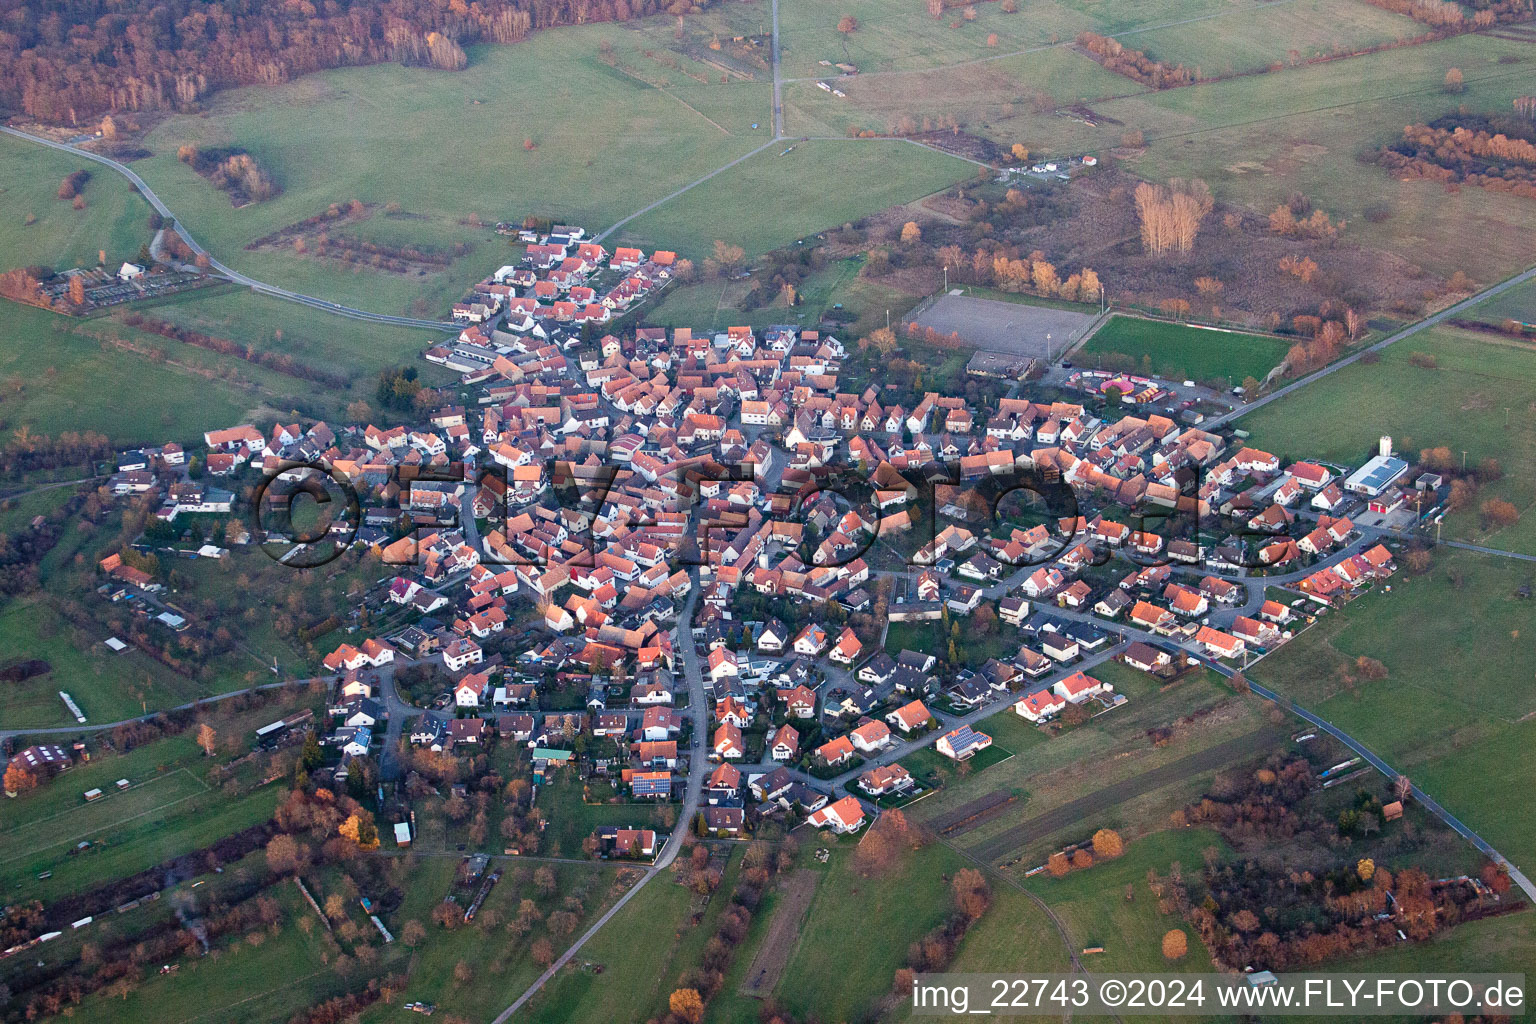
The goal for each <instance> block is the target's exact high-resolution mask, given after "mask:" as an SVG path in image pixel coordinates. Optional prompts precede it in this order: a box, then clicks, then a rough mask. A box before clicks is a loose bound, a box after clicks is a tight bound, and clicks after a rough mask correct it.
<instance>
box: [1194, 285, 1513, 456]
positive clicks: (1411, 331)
mask: <svg viewBox="0 0 1536 1024" xmlns="http://www.w3.org/2000/svg"><path fill="white" fill-rule="evenodd" d="M1532 279H1536V267H1531V268H1530V269H1528V270H1525V271H1523V272H1521V273H1519V274H1516V275H1515V276H1514V277H1511V278H1509V279H1507V280H1504V281H1500V282H1499V283H1498V284H1496V285H1494V286H1492V287H1491V288H1485V289H1483V290H1482V291H1480V292H1478V293H1477V294H1476V295H1473V296H1472V297H1471V298H1467V299H1462V300H1461V301H1460V302H1458V303H1456V304H1455V305H1454V306H1447V307H1446V308H1444V309H1442V310H1441V311H1440V312H1438V313H1431V314H1430V315H1429V316H1427V317H1425V318H1424V319H1422V320H1419V321H1417V322H1416V323H1412V324H1409V325H1408V326H1407V327H1404V328H1403V329H1402V330H1400V331H1398V332H1397V333H1396V334H1393V335H1391V336H1389V337H1386V338H1383V339H1382V340H1381V341H1378V342H1377V343H1376V344H1374V345H1371V346H1370V347H1368V348H1363V349H1361V350H1360V351H1358V352H1356V353H1354V354H1353V355H1351V356H1347V357H1345V358H1343V359H1340V360H1339V361H1338V362H1336V363H1332V364H1330V365H1328V366H1325V367H1323V368H1322V369H1321V370H1318V371H1317V372H1316V373H1314V374H1311V375H1309V376H1306V377H1303V378H1301V380H1298V381H1295V382H1294V383H1291V384H1287V385H1286V386H1285V387H1283V388H1280V389H1279V390H1278V391H1272V392H1270V393H1269V394H1267V395H1265V396H1264V397H1263V398H1261V399H1259V400H1258V401H1257V402H1249V403H1248V404H1247V405H1245V406H1243V407H1242V408H1240V409H1235V410H1233V411H1232V412H1229V413H1227V414H1226V415H1225V416H1217V417H1215V418H1214V419H1209V420H1206V421H1205V422H1203V423H1201V424H1200V429H1201V430H1216V429H1218V428H1220V427H1224V426H1226V425H1227V424H1228V423H1231V422H1232V421H1233V420H1235V419H1238V418H1239V417H1241V416H1246V415H1247V414H1248V413H1250V412H1253V411H1254V410H1255V409H1262V408H1263V407H1264V406H1266V405H1268V404H1269V403H1270V402H1274V401H1277V400H1279V399H1281V398H1284V397H1285V396H1286V395H1289V394H1290V393H1292V392H1293V391H1297V390H1299V389H1301V388H1304V387H1306V386H1307V385H1308V384H1311V383H1314V382H1315V381H1319V380H1322V379H1323V378H1324V377H1327V376H1328V375H1329V374H1332V373H1337V372H1338V371H1340V370H1342V369H1344V367H1346V366H1349V365H1351V364H1352V363H1354V362H1356V361H1357V360H1359V359H1360V358H1361V357H1362V356H1364V355H1365V354H1366V353H1367V352H1380V351H1381V350H1382V349H1384V348H1386V347H1387V346H1388V345H1395V344H1396V343H1397V342H1399V341H1402V340H1403V339H1404V338H1411V337H1413V336H1414V335H1415V334H1418V333H1419V332H1420V331H1422V330H1424V329H1426V328H1429V327H1433V326H1435V325H1436V324H1439V323H1443V322H1444V321H1446V320H1449V319H1451V318H1452V317H1456V316H1460V315H1461V314H1462V313H1465V312H1466V311H1467V310H1469V309H1471V308H1472V307H1473V306H1476V305H1478V304H1479V303H1481V302H1483V301H1484V300H1486V299H1491V298H1493V297H1494V296H1495V295H1502V294H1503V293H1504V292H1507V291H1509V290H1510V289H1511V288H1516V287H1519V286H1520V285H1522V284H1524V283H1525V282H1527V281H1530V280H1532Z"/></svg>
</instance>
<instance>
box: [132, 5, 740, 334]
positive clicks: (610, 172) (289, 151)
mask: <svg viewBox="0 0 1536 1024" xmlns="http://www.w3.org/2000/svg"><path fill="white" fill-rule="evenodd" d="M604 42H607V43H609V44H610V45H611V46H612V47H613V52H614V55H615V60H616V61H617V62H618V63H621V64H625V65H626V66H630V65H634V66H638V65H639V64H641V63H644V64H646V65H649V66H650V67H649V70H648V71H647V72H646V73H647V75H648V76H654V77H656V78H657V81H658V82H659V83H662V84H664V85H665V86H666V88H661V87H658V85H655V84H652V83H651V82H650V81H647V80H643V79H641V78H638V77H635V76H634V75H633V74H629V73H626V72H625V71H624V70H622V69H621V68H619V67H614V66H610V65H609V64H606V63H604V62H603V61H602V60H601V59H599V46H600V45H602V44H603V43H604ZM655 42H656V40H655V39H653V38H652V37H651V35H649V34H647V33H646V32H641V31H635V30H631V29H626V28H624V27H623V26H618V25H594V26H586V27H581V28H575V29H556V30H552V31H548V32H541V33H537V34H536V35H534V36H533V37H532V38H530V39H529V40H528V41H526V42H524V43H521V44H519V45H517V46H511V47H484V48H477V49H475V50H474V51H473V52H472V59H471V63H470V66H469V67H468V68H466V69H465V70H464V71H462V72H458V73H445V72H436V71H430V70H424V69H407V68H401V67H398V66H393V65H380V66H376V67H369V68H354V69H347V70H342V71H332V72H325V73H322V74H317V75H311V76H307V77H305V78H303V79H301V80H299V81H297V82H293V83H289V84H287V85H283V86H281V87H278V88H275V89H241V90H234V91H231V92H227V93H221V94H219V96H218V97H216V98H215V99H214V100H213V102H212V104H211V109H210V111H209V113H208V114H207V115H204V116H199V117H175V118H171V119H169V120H167V121H165V122H164V123H162V124H161V125H159V126H158V127H157V128H156V129H155V130H154V131H153V132H151V133H150V136H149V138H148V139H147V145H148V146H149V148H151V149H153V150H154V151H155V156H153V157H152V158H149V159H146V160H144V161H142V162H141V163H140V164H139V165H138V166H139V170H140V173H142V174H143V175H144V176H145V178H146V180H147V181H149V182H150V184H151V186H152V187H153V188H155V190H156V192H157V193H159V194H160V195H161V197H162V198H164V199H165V201H166V203H167V204H168V205H170V207H171V208H172V209H174V210H176V211H177V212H178V214H179V215H180V216H181V218H182V219H183V220H184V221H185V223H186V224H187V226H188V227H189V228H190V229H191V230H192V231H193V233H194V234H196V235H197V237H198V238H199V239H200V240H202V241H203V242H204V243H205V244H207V245H208V246H209V247H210V248H211V249H212V250H213V251H214V252H216V253H218V254H219V255H220V257H221V258H223V259H225V260H227V261H228V262H229V263H230V265H231V266H235V267H238V268H239V269H241V270H244V271H246V272H248V273H250V274H252V275H253V276H256V277H258V278H261V279H263V280H270V281H273V282H275V283H281V284H287V285H291V286H294V287H298V288H304V289H307V290H309V291H311V292H314V293H318V294H324V295H326V296H327V297H331V298H336V299H350V300H355V301H356V302H358V303H360V304H362V305H363V306H366V307H368V308H373V309H378V310H380V311H384V312H396V311H399V310H401V309H403V308H406V307H407V306H409V305H410V304H411V303H412V301H413V300H421V301H422V302H423V303H425V304H426V305H427V306H428V307H430V308H431V309H432V310H433V311H441V309H442V307H443V306H444V305H445V304H446V303H447V302H449V301H451V300H452V299H453V298H456V297H457V294H458V291H459V290H460V289H461V288H462V287H463V286H464V285H465V284H466V283H467V282H468V281H469V280H472V279H474V278H477V277H479V276H481V275H483V274H484V273H486V272H488V271H489V270H493V269H495V267H496V266H497V265H499V264H500V263H502V262H505V259H504V254H505V253H506V252H507V246H506V240H505V239H503V238H499V237H497V236H496V235H494V233H493V232H491V231H490V229H489V227H488V226H487V227H480V228H472V227H470V226H468V225H461V223H460V222H461V221H465V220H467V219H468V218H470V217H471V216H475V217H478V218H479V219H480V221H481V222H482V223H483V224H485V225H490V224H494V223H495V222H496V221H498V220H505V219H521V218H522V217H523V216H525V215H527V214H540V215H543V216H547V217H552V218H555V219H558V220H564V221H569V222H571V223H576V224H582V225H585V226H587V227H588V228H589V229H591V230H594V231H596V230H600V229H602V228H603V227H606V226H607V225H609V224H611V223H613V222H614V221H616V220H618V219H619V218H620V217H622V216H624V215H626V214H627V213H630V212H632V211H633V210H634V209H636V208H637V207H640V206H643V205H644V204H645V203H646V202H649V201H652V200H655V199H658V198H660V197H661V196H664V195H666V194H667V193H668V192H670V191H672V190H673V189H676V188H678V187H679V186H681V185H683V184H686V183H687V182H689V181H692V180H693V179H695V178H697V177H699V176H701V175H703V174H705V173H707V172H708V171H711V170H713V169H714V168H716V167H718V166H720V165H721V164H723V163H725V162H726V161H728V160H730V159H731V158H733V157H736V156H740V155H741V154H742V153H745V152H747V151H748V150H750V149H751V148H753V147H754V146H756V145H760V144H761V143H762V142H763V141H766V139H767V138H768V126H767V124H766V121H767V116H766V115H767V110H768V87H767V85H766V84H764V83H761V82H750V81H742V80H739V79H733V80H732V81H731V82H729V83H726V84H721V83H719V81H718V74H716V75H715V77H714V78H712V79H711V81H710V84H707V85H706V84H702V83H700V82H698V81H696V80H695V79H692V78H688V77H686V76H685V75H683V74H681V73H679V72H675V71H672V70H671V69H667V68H663V67H661V66H660V65H656V64H654V62H652V61H648V60H646V59H645V58H643V57H642V56H641V55H640V49H641V48H643V47H648V46H650V45H652V44H653V43H655ZM685 66H687V67H689V68H690V69H691V70H697V69H705V70H707V66H705V65H700V64H697V63H696V62H687V63H686V64H685ZM753 121H756V122H758V123H759V124H760V127H759V128H758V129H757V130H753V129H752V128H751V127H750V124H751V123H752V122H753ZM341 124H344V125H345V126H346V132H345V139H346V141H345V144H342V143H341V142H340V141H339V140H338V138H337V132H336V127H337V125H341ZM525 139H527V140H530V141H531V142H532V143H533V144H534V146H535V148H534V149H531V150H529V149H525V148H524V145H523V143H524V140H525ZM184 143H193V144H202V145H208V146H215V145H239V146H243V147H245V148H246V149H248V150H249V151H250V152H251V153H252V154H254V155H255V156H256V158H257V159H258V160H260V161H261V163H262V164H263V165H264V166H265V167H267V168H268V169H269V170H270V171H271V173H272V174H273V176H274V177H275V178H276V180H277V181H278V182H279V183H280V184H281V186H282V187H283V193H282V195H280V196H279V197H277V198H276V199H273V200H271V201H268V202H265V203H258V204H254V205H251V206H247V207H245V208H243V209H238V210H236V209H231V207H230V204H229V200H228V198H227V197H226V196H225V195H224V194H223V193H221V192H218V191H217V190H215V189H213V188H212V187H210V186H209V185H208V183H207V182H205V181H204V180H203V179H202V178H200V177H198V176H197V175H196V174H195V173H193V171H192V170H191V169H190V168H189V167H188V166H186V165H185V164H180V163H178V162H177V160H176V150H177V147H178V146H180V145H182V144H184ZM353 198H357V199H361V200H362V201H363V202H365V203H377V204H389V203H397V204H399V207H400V211H401V212H402V213H405V214H411V215H418V216H420V217H422V218H425V219H426V221H427V223H429V224H431V225H433V230H434V231H435V232H436V233H437V234H438V235H439V236H441V237H440V238H439V239H438V240H439V241H448V240H449V239H453V240H463V241H470V242H471V244H472V250H471V252H470V254H469V255H467V256H465V257H463V258H461V259H459V260H457V261H455V262H454V264H453V265H452V267H451V268H450V269H449V270H448V271H446V272H442V273H433V274H429V275H427V276H425V277H421V278H413V277H402V276H401V275H390V274H378V273H373V272H368V271H362V272H357V273H354V272H353V271H352V270H350V269H346V268H343V267H339V266H332V265H329V264H327V263H325V262H324V261H317V260H314V259H307V258H304V257H300V256H297V255H295V254H293V253H292V252H291V251H290V252H278V251H262V252H248V251H244V246H245V245H246V244H247V243H249V242H251V241H253V240H255V239H257V238H260V237H262V236H265V235H267V234H269V233H270V232H273V231H276V230H278V229H280V228H283V227H285V226H287V225H290V224H293V223H295V222H297V221H300V220H303V219H304V218H306V217H310V216H313V215H315V214H317V213H320V212H322V211H323V210H325V209H326V207H327V206H328V205H329V204H331V203H334V202H347V201H349V200H351V199H353ZM365 228H367V230H368V231H371V232H379V231H385V230H394V228H393V227H392V226H391V225H389V223H388V219H387V218H380V217H378V216H375V217H373V218H370V220H369V221H368V222H367V224H366V225H365Z"/></svg>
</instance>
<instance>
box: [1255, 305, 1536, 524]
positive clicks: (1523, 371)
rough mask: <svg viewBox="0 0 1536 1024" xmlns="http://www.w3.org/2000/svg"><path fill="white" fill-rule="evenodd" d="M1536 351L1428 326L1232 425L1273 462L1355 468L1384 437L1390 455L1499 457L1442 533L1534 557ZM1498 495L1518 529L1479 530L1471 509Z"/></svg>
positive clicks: (1475, 460) (1469, 459)
mask: <svg viewBox="0 0 1536 1024" xmlns="http://www.w3.org/2000/svg"><path fill="white" fill-rule="evenodd" d="M1414 353H1424V354H1427V355H1430V356H1433V357H1434V359H1435V361H1436V363H1437V366H1438V368H1436V369H1424V368H1420V367H1417V366H1412V365H1410V363H1409V359H1410V358H1411V357H1412V356H1413V355H1414ZM1532 403H1536V351H1533V350H1531V349H1529V348H1522V347H1519V346H1512V345H1507V344H1500V343H1499V342H1498V339H1493V340H1491V341H1490V340H1489V339H1488V336H1486V335H1482V334H1475V333H1472V332H1469V331H1458V330H1453V329H1449V328H1435V329H1433V330H1430V331H1425V332H1424V333H1422V334H1419V335H1417V336H1415V337H1413V338H1410V339H1408V340H1407V341H1403V342H1401V343H1399V344H1396V345H1393V346H1391V347H1390V348H1388V349H1386V350H1384V351H1383V352H1382V353H1381V361H1380V362H1379V363H1376V364H1374V365H1372V364H1367V363H1364V362H1356V363H1354V364H1353V365H1350V366H1347V367H1345V368H1344V369H1342V370H1340V371H1338V372H1337V373H1334V374H1331V375H1330V376H1328V377H1326V378H1324V379H1322V380H1320V381H1317V382H1316V383H1313V384H1310V385H1308V386H1307V387H1305V388H1303V389H1301V390H1299V391H1297V392H1296V393H1295V394H1293V395H1290V396H1288V397H1286V398H1283V399H1281V400H1280V401H1278V402H1273V403H1271V404H1270V405H1268V406H1265V407H1264V408H1263V409H1260V410H1259V411H1258V412H1255V413H1253V414H1252V415H1249V416H1245V417H1244V418H1243V419H1242V420H1240V421H1239V422H1238V425H1239V426H1240V427H1242V428H1243V429H1245V430H1248V431H1250V432H1251V434H1252V437H1251V439H1250V440H1251V442H1252V443H1253V444H1255V445H1257V446H1259V447H1260V448H1263V449H1265V450H1266V451H1273V452H1276V453H1277V454H1280V456H1281V460H1282V462H1284V461H1289V460H1291V459H1298V458H1322V459H1332V460H1336V461H1341V462H1344V463H1346V464H1348V465H1358V464H1359V463H1361V462H1363V461H1365V458H1366V456H1367V455H1368V454H1373V452H1372V449H1373V448H1374V446H1375V443H1376V439H1377V438H1378V437H1380V436H1381V435H1382V434H1389V435H1391V437H1392V439H1393V442H1394V444H1395V446H1396V447H1397V449H1398V450H1399V451H1401V452H1403V453H1405V454H1406V456H1407V457H1409V458H1413V457H1416V456H1417V455H1418V453H1419V451H1420V450H1421V449H1424V448H1432V447H1438V446H1442V445H1443V446H1445V447H1448V448H1450V449H1451V450H1452V451H1453V452H1460V451H1463V450H1465V451H1466V452H1467V465H1468V466H1474V465H1476V464H1477V463H1478V462H1479V461H1480V460H1482V459H1485V458H1494V459H1498V460H1499V463H1500V464H1501V465H1502V466H1503V469H1504V477H1503V479H1501V480H1499V481H1497V482H1496V483H1492V484H1489V485H1487V486H1485V487H1483V488H1482V489H1481V490H1480V491H1479V492H1478V494H1477V497H1476V500H1475V501H1474V502H1473V504H1472V508H1470V509H1468V510H1467V511H1464V512H1462V513H1460V514H1457V513H1452V514H1451V515H1448V516H1447V517H1446V521H1445V535H1446V536H1449V537H1459V538H1463V539H1467V540H1474V541H1477V542H1478V543H1484V544H1488V545H1491V546H1494V547H1499V548H1505V549H1508V550H1513V551H1521V552H1524V553H1526V554H1536V515H1532V514H1531V512H1530V509H1531V507H1532V504H1533V503H1536V457H1533V456H1536V420H1533V419H1532V418H1531V416H1530V408H1531V406H1532ZM1488 498H1502V499H1504V500H1507V501H1509V502H1511V503H1513V504H1514V506H1515V507H1516V508H1517V509H1519V510H1520V511H1521V513H1522V517H1521V519H1520V521H1519V522H1517V523H1515V524H1514V525H1513V526H1510V527H1507V528H1506V529H1503V530H1500V531H1497V532H1491V533H1490V532H1487V531H1484V530H1483V529H1482V528H1481V526H1480V524H1479V517H1478V512H1477V505H1478V504H1480V503H1481V502H1482V501H1483V500H1485V499H1488Z"/></svg>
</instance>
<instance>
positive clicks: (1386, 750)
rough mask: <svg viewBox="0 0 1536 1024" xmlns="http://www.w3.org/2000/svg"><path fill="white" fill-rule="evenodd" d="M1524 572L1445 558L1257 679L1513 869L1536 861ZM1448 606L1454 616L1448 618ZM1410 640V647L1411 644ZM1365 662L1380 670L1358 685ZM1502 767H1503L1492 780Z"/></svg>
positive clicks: (1265, 663) (1360, 603) (1397, 582)
mask: <svg viewBox="0 0 1536 1024" xmlns="http://www.w3.org/2000/svg"><path fill="white" fill-rule="evenodd" d="M1530 578H1531V572H1530V567H1529V564H1528V563H1522V562H1519V561H1515V560H1513V559H1508V558H1501V557H1496V556H1491V555H1481V554H1476V553H1473V552H1468V551H1454V550H1451V549H1441V550H1440V551H1438V552H1437V553H1436V554H1435V557H1434V563H1433V565H1432V567H1431V568H1430V570H1429V572H1428V573H1427V574H1425V575H1422V576H1407V575H1406V574H1404V573H1401V572H1400V573H1399V574H1398V575H1397V576H1395V577H1394V578H1393V585H1392V589H1391V592H1390V593H1387V592H1385V590H1377V591H1373V592H1371V593H1369V594H1367V595H1365V596H1364V597H1362V598H1360V599H1359V600H1357V601H1355V602H1353V603H1352V604H1350V605H1349V606H1348V607H1346V608H1344V609H1342V610H1340V611H1337V612H1333V613H1330V615H1328V616H1327V617H1325V618H1324V619H1323V620H1322V621H1321V622H1320V623H1319V624H1317V625H1316V626H1314V627H1312V628H1311V629H1309V630H1308V631H1307V632H1306V633H1304V634H1302V635H1301V636H1300V637H1299V638H1297V639H1296V640H1295V641H1293V642H1291V643H1289V644H1286V645H1285V646H1283V647H1281V648H1280V649H1279V650H1278V651H1276V652H1275V653H1274V654H1271V655H1269V656H1268V657H1266V658H1265V659H1264V660H1262V661H1261V662H1259V663H1258V665H1257V666H1255V667H1254V668H1253V669H1252V670H1251V673H1250V674H1251V675H1252V677H1253V678H1254V679H1255V680H1257V681H1259V682H1262V683H1264V684H1265V685H1267V686H1270V687H1271V688H1273V689H1274V690H1276V691H1277V692H1278V693H1280V694H1282V695H1284V696H1286V697H1289V698H1291V699H1293V700H1295V701H1296V702H1297V703H1298V704H1302V705H1304V706H1305V707H1307V708H1308V709H1310V710H1311V711H1313V712H1315V713H1316V714H1318V715H1321V716H1322V717H1324V718H1325V719H1327V720H1329V721H1331V722H1333V723H1334V724H1335V725H1337V726H1338V727H1339V728H1341V729H1343V730H1345V731H1346V732H1348V733H1350V734H1351V735H1353V736H1355V737H1356V738H1358V739H1359V740H1360V741H1361V742H1362V743H1364V744H1365V745H1366V746H1367V747H1369V748H1370V749H1371V750H1373V751H1374V752H1375V753H1376V754H1378V755H1379V756H1380V757H1382V758H1383V759H1384V760H1386V762H1387V763H1388V764H1390V765H1391V766H1392V767H1393V768H1394V769H1396V770H1397V771H1400V772H1403V773H1405V774H1407V775H1408V776H1409V777H1410V778H1412V779H1413V780H1414V782H1416V783H1417V784H1418V785H1419V786H1420V787H1421V788H1423V789H1424V791H1425V792H1427V793H1429V794H1430V795H1432V796H1433V797H1434V798H1435V799H1436V800H1438V801H1439V802H1440V803H1441V804H1442V805H1443V806H1444V807H1445V808H1446V809H1447V810H1449V811H1450V812H1451V813H1452V814H1455V815H1457V816H1458V817H1460V818H1462V820H1464V821H1465V822H1467V824H1468V825H1469V826H1471V827H1472V828H1473V829H1475V830H1477V831H1478V833H1479V834H1481V835H1482V836H1483V838H1485V839H1487V840H1488V841H1489V842H1490V843H1492V844H1493V845H1494V846H1495V847H1496V848H1497V849H1499V850H1500V851H1501V852H1503V853H1504V854H1505V855H1506V856H1507V857H1509V858H1510V859H1511V860H1512V861H1513V862H1514V863H1516V864H1518V865H1529V864H1532V863H1533V862H1536V815H1533V814H1532V813H1531V812H1530V803H1529V801H1526V800H1524V799H1522V798H1521V796H1520V794H1521V793H1523V792H1525V791H1526V790H1528V789H1529V788H1530V786H1531V785H1532V782H1533V780H1536V760H1533V759H1532V756H1531V750H1532V740H1533V739H1536V717H1533V716H1536V685H1533V684H1532V680H1531V673H1530V668H1529V665H1530V662H1531V659H1532V656H1533V652H1532V644H1533V643H1536V636H1533V635H1532V632H1531V630H1530V607H1529V603H1528V602H1527V601H1524V600H1522V599H1521V598H1519V597H1517V596H1516V595H1515V591H1516V590H1517V589H1518V588H1519V586H1520V585H1521V584H1522V583H1523V582H1525V581H1527V580H1529V579H1530ZM1451 609H1454V614H1453V613H1452V612H1451ZM1404 637H1412V638H1413V643H1412V644H1411V645H1409V644H1404V643H1403V642H1402V641H1403V638H1404ZM1361 655H1369V656H1370V657H1373V658H1376V659H1378V660H1380V661H1381V662H1382V663H1383V664H1384V665H1386V667H1387V672H1388V676H1387V678H1386V679H1384V680H1379V681H1375V682H1369V683H1367V682H1363V681H1362V680H1361V679H1360V678H1359V674H1358V670H1357V669H1356V667H1355V664H1354V662H1355V659H1356V658H1357V657H1359V656H1361ZM1492 766H1497V770H1492Z"/></svg>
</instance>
